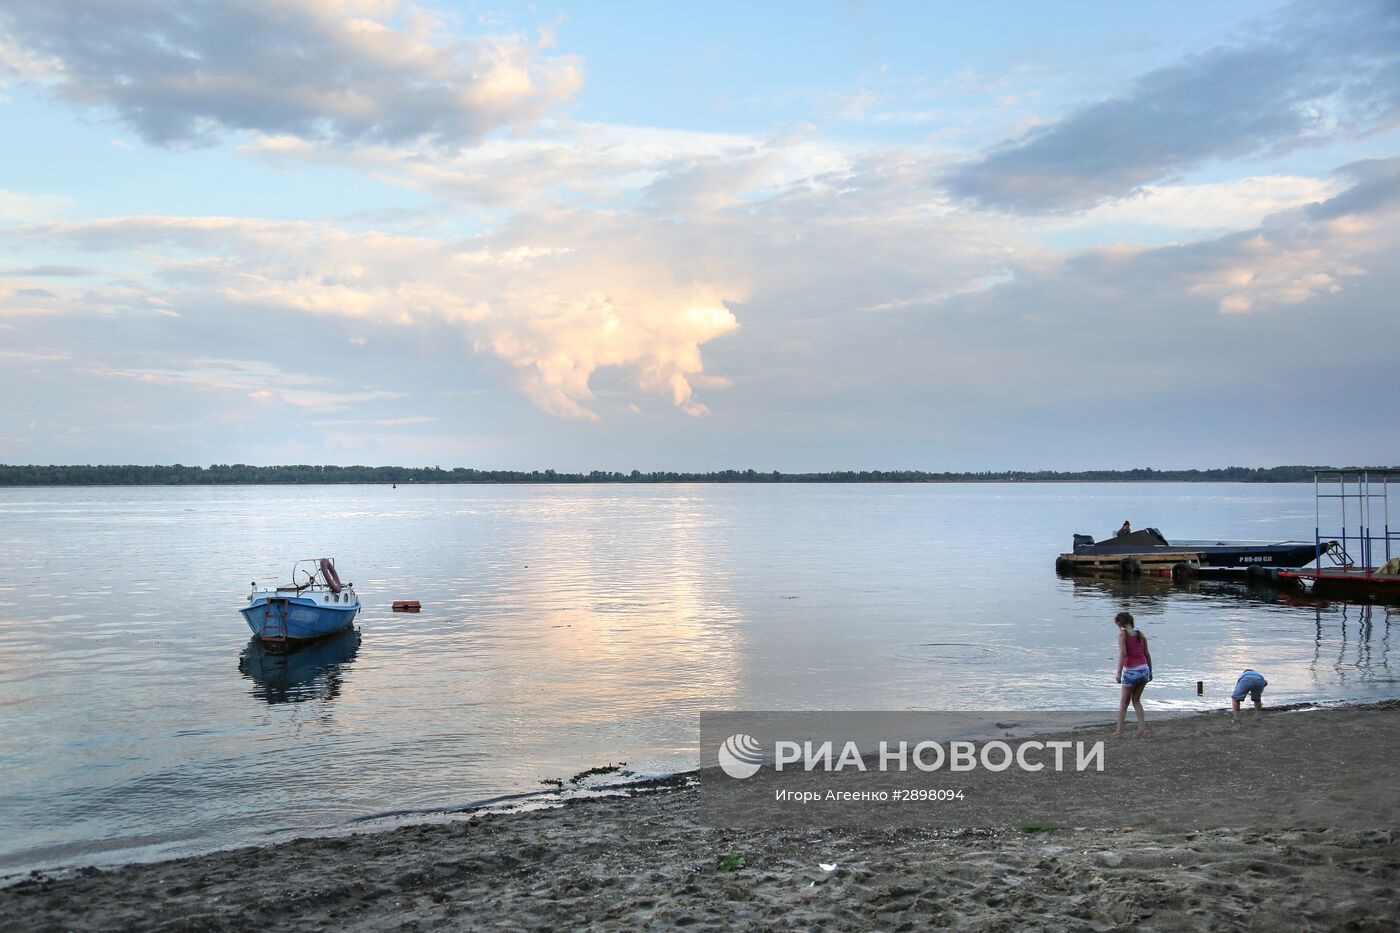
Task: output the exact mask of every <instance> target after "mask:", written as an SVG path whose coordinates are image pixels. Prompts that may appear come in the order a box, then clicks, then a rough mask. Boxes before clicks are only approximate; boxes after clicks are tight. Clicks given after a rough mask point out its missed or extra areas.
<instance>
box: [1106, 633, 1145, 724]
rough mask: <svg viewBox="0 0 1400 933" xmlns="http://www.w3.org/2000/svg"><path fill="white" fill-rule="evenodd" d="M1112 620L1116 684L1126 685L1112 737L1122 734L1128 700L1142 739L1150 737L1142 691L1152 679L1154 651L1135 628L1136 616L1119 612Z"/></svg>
mask: <svg viewBox="0 0 1400 933" xmlns="http://www.w3.org/2000/svg"><path fill="white" fill-rule="evenodd" d="M1113 621H1114V622H1115V623H1117V625H1118V673H1117V675H1116V676H1115V677H1114V678H1113V680H1114V682H1115V683H1120V684H1122V685H1123V695H1122V697H1120V698H1119V700H1118V728H1117V729H1116V730H1114V733H1113V737H1114V738H1115V739H1116V738H1121V737H1122V735H1123V720H1124V719H1125V718H1126V717H1127V715H1128V701H1129V700H1131V701H1132V704H1133V710H1134V712H1136V713H1137V721H1138V728H1137V734H1138V735H1139V736H1143V735H1147V713H1145V712H1143V709H1142V688H1143V687H1146V686H1147V682H1148V681H1150V680H1151V679H1152V652H1150V651H1148V650H1147V636H1146V635H1144V634H1142V632H1139V631H1138V630H1137V629H1135V628H1133V615H1132V613H1130V612H1120V613H1118V615H1116V616H1114V618H1113Z"/></svg>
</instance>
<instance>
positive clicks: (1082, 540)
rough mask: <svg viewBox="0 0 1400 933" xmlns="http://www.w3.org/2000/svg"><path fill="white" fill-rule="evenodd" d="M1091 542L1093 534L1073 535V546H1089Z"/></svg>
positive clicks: (1092, 541)
mask: <svg viewBox="0 0 1400 933" xmlns="http://www.w3.org/2000/svg"><path fill="white" fill-rule="evenodd" d="M1093 543H1094V536H1093V535H1075V536H1074V546H1075V547H1087V546H1089V545H1091V544H1093Z"/></svg>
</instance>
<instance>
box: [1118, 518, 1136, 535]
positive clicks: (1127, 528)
mask: <svg viewBox="0 0 1400 933" xmlns="http://www.w3.org/2000/svg"><path fill="white" fill-rule="evenodd" d="M1132 533H1133V528H1132V526H1131V525H1129V524H1128V520H1127V519H1126V518H1125V519H1123V527H1122V528H1119V529H1118V537H1120V538H1121V537H1123V536H1124V535H1130V534H1132Z"/></svg>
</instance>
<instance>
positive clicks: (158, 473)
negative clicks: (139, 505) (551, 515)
mask: <svg viewBox="0 0 1400 933" xmlns="http://www.w3.org/2000/svg"><path fill="white" fill-rule="evenodd" d="M1332 469H1336V467H1313V466H1278V467H1266V468H1250V467H1225V468H1224V469H1219V470H1154V469H1152V468H1151V467H1144V468H1142V469H1137V470H1079V471H1073V472H1060V471H1058V470H1033V471H1021V470H1005V471H986V472H979V473H931V472H927V471H924V470H837V471H833V472H827V473H779V472H778V471H777V470H774V471H773V472H771V473H760V472H757V471H755V470H719V471H717V472H713V473H674V472H669V471H658V472H654V473H643V472H641V471H640V470H633V471H631V472H630V473H613V472H608V471H607V470H593V471H591V472H588V473H556V472H555V471H554V470H530V471H528V472H526V471H524V470H473V469H469V468H466V467H456V468H454V469H451V470H444V469H442V468H440V467H368V466H347V467H341V466H307V465H299V466H263V467H260V466H249V465H247V464H245V463H232V464H229V463H216V464H214V465H213V466H209V467H197V466H182V465H181V464H178V463H177V464H175V465H173V466H134V465H129V466H10V465H7V464H0V486H231V485H252V484H264V485H292V486H295V485H311V484H316V483H381V484H388V483H995V482H1001V483H1017V482H1025V483H1055V482H1059V483H1065V482H1094V483H1121V482H1143V481H1154V482H1172V483H1181V482H1187V483H1201V482H1228V483H1296V482H1304V481H1309V480H1311V479H1312V478H1313V472H1314V471H1316V470H1332ZM1346 469H1366V468H1355V467H1347V468H1346ZM1369 469H1384V468H1377V467H1371V468H1369Z"/></svg>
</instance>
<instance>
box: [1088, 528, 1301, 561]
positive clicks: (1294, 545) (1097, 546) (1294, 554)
mask: <svg viewBox="0 0 1400 933" xmlns="http://www.w3.org/2000/svg"><path fill="white" fill-rule="evenodd" d="M1317 547H1318V545H1317V543H1316V542H1314V541H1210V540H1206V541H1168V540H1167V539H1166V537H1164V536H1163V535H1162V533H1161V532H1160V531H1158V530H1157V529H1156V528H1144V529H1142V530H1140V531H1133V532H1129V533H1127V534H1118V535H1114V536H1113V537H1111V538H1107V539H1105V540H1103V541H1095V540H1094V538H1093V537H1092V536H1090V535H1075V536H1074V550H1073V552H1072V554H1073V555H1074V556H1091V555H1095V556H1104V557H1113V556H1121V557H1128V556H1132V557H1137V558H1139V559H1141V557H1142V555H1159V556H1162V557H1164V558H1165V557H1169V556H1171V555H1181V556H1182V558H1183V559H1184V558H1185V557H1186V556H1188V555H1192V554H1194V555H1196V557H1197V558H1198V559H1199V561H1200V565H1201V567H1202V568H1220V567H1236V568H1246V567H1301V566H1303V565H1304V564H1306V563H1308V562H1309V561H1312V560H1314V559H1316V557H1317Z"/></svg>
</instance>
